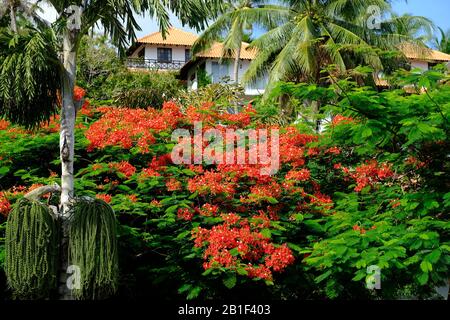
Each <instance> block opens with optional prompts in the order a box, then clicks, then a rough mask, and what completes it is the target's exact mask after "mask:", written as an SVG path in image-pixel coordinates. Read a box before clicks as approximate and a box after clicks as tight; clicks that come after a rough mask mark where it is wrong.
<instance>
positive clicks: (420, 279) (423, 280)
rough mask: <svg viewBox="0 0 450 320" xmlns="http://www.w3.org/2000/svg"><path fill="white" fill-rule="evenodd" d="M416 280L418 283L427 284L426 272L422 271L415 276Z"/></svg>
mask: <svg viewBox="0 0 450 320" xmlns="http://www.w3.org/2000/svg"><path fill="white" fill-rule="evenodd" d="M417 280H418V281H419V283H420V284H421V285H422V286H423V285H425V284H427V282H428V273H422V274H421V275H420V276H418V277H417Z"/></svg>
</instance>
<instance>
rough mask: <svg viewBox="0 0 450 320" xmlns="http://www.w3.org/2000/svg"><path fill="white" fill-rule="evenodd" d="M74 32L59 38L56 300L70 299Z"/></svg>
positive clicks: (74, 71) (74, 112)
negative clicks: (59, 93) (58, 282)
mask: <svg viewBox="0 0 450 320" xmlns="http://www.w3.org/2000/svg"><path fill="white" fill-rule="evenodd" d="M75 37H76V35H75V33H74V32H71V31H68V30H67V31H66V32H65V34H64V38H63V56H62V58H63V66H64V70H63V74H64V76H63V79H62V82H63V83H62V85H63V86H62V108H61V130H60V158H61V203H60V215H59V220H60V225H61V243H60V277H59V280H60V284H59V294H60V299H62V300H69V299H73V297H72V294H71V290H70V289H69V287H68V286H67V279H68V274H67V268H68V266H69V265H68V227H69V225H68V224H69V219H68V218H69V213H70V206H71V202H72V199H73V197H74V177H73V161H74V149H75V147H74V146H75V134H74V131H75V117H76V108H75V103H74V100H73V90H74V87H75V77H76V48H75Z"/></svg>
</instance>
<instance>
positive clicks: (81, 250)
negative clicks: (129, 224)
mask: <svg viewBox="0 0 450 320" xmlns="http://www.w3.org/2000/svg"><path fill="white" fill-rule="evenodd" d="M116 230H117V220H116V217H115V214H114V211H113V210H112V208H111V207H110V206H109V205H108V204H107V203H106V202H104V201H102V200H98V199H94V200H92V199H88V198H82V199H80V200H79V201H77V203H76V205H75V206H74V208H73V216H72V217H71V221H70V227H69V263H70V264H72V265H75V266H78V267H79V270H80V279H79V280H80V283H79V284H80V285H79V288H75V289H74V290H73V291H72V294H73V296H74V297H75V298H77V299H101V298H105V297H107V296H109V295H111V294H113V293H114V292H115V291H116V290H117V285H118V281H117V279H118V273H119V270H118V251H117V237H116Z"/></svg>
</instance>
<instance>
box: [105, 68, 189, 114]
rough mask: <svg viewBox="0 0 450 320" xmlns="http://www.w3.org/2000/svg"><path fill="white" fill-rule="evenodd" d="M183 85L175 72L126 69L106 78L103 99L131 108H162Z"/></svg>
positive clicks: (176, 94) (175, 96) (174, 97)
mask: <svg viewBox="0 0 450 320" xmlns="http://www.w3.org/2000/svg"><path fill="white" fill-rule="evenodd" d="M183 87H184V86H183V84H182V83H181V82H180V80H178V79H177V78H176V74H175V73H173V72H151V71H150V72H130V71H124V72H119V73H116V74H114V75H111V76H110V77H109V78H108V79H107V80H106V82H105V83H104V85H103V87H102V90H103V92H104V95H103V96H102V99H113V101H114V103H115V104H116V105H118V106H124V107H129V108H147V107H153V108H161V106H162V104H163V102H164V101H166V100H170V99H176V98H177V97H178V95H179V92H180V90H181V89H183Z"/></svg>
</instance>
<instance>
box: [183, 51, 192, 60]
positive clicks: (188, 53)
mask: <svg viewBox="0 0 450 320" xmlns="http://www.w3.org/2000/svg"><path fill="white" fill-rule="evenodd" d="M189 60H191V50H190V49H186V50H184V61H186V62H188V61H189Z"/></svg>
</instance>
